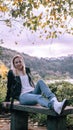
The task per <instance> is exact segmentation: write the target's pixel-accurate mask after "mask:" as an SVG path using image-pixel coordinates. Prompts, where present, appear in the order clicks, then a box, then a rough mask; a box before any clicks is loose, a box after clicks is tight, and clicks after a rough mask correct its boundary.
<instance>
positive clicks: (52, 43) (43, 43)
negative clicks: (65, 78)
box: [0, 22, 73, 58]
mask: <svg viewBox="0 0 73 130" xmlns="http://www.w3.org/2000/svg"><path fill="white" fill-rule="evenodd" d="M21 30H23V31H21ZM19 32H20V33H19ZM38 36H39V34H38V33H36V32H35V33H34V34H32V33H31V32H30V31H29V30H28V29H26V28H24V29H23V27H22V26H21V24H20V23H17V24H16V23H15V22H13V27H12V28H10V27H8V26H6V25H5V23H4V22H0V40H1V39H3V41H4V43H3V44H0V46H3V47H6V48H9V49H12V50H16V51H18V52H23V53H25V54H28V55H30V56H35V57H38V58H41V57H43V58H46V57H47V58H53V57H55V58H57V57H61V56H67V55H70V54H73V36H72V35H68V34H63V35H61V36H60V37H58V38H57V39H53V40H50V39H48V40H46V39H43V40H42V39H40V38H39V37H38ZM17 43H18V44H17Z"/></svg>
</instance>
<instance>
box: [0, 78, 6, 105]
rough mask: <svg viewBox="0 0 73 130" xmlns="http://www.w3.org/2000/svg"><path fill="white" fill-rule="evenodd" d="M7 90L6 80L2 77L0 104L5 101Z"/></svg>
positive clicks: (0, 82) (0, 80)
mask: <svg viewBox="0 0 73 130" xmlns="http://www.w3.org/2000/svg"><path fill="white" fill-rule="evenodd" d="M6 90H7V88H6V78H2V77H0V103H1V102H2V101H4V99H5V96H6Z"/></svg>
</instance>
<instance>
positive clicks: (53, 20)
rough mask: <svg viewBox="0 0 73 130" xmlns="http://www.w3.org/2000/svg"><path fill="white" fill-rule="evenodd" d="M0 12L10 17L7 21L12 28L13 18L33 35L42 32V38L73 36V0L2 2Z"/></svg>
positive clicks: (9, 0)
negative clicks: (20, 21) (19, 21)
mask: <svg viewBox="0 0 73 130" xmlns="http://www.w3.org/2000/svg"><path fill="white" fill-rule="evenodd" d="M0 11H2V12H4V13H5V12H6V13H7V14H8V15H9V17H8V19H6V20H5V22H6V24H7V25H8V26H10V27H11V19H12V18H11V16H12V17H13V18H15V20H16V21H17V20H19V19H20V20H22V24H23V26H26V27H27V28H29V29H30V30H32V33H33V32H34V31H39V30H40V37H42V36H43V32H44V36H45V37H46V39H48V38H56V37H58V36H59V35H61V34H62V33H65V32H66V33H69V34H72V35H73V27H72V26H71V22H72V17H73V1H72V0H53V1H52V0H1V1H0Z"/></svg>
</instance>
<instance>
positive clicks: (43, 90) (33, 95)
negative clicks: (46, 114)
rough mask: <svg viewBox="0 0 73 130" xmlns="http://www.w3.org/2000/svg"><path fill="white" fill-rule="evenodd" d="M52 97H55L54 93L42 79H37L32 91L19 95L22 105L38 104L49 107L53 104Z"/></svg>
mask: <svg viewBox="0 0 73 130" xmlns="http://www.w3.org/2000/svg"><path fill="white" fill-rule="evenodd" d="M43 95H44V96H45V97H44V96H43ZM53 97H55V94H54V93H52V91H51V90H50V88H49V87H48V86H47V85H46V84H45V83H44V82H43V80H39V81H38V82H37V84H36V87H35V88H34V90H33V91H31V92H28V93H24V94H22V95H20V97H19V101H20V104H22V105H35V104H40V105H41V106H44V107H48V108H51V107H52V105H53V101H51V99H52V98H53Z"/></svg>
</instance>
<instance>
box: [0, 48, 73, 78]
mask: <svg viewBox="0 0 73 130" xmlns="http://www.w3.org/2000/svg"><path fill="white" fill-rule="evenodd" d="M16 54H19V53H18V52H16V51H13V50H10V49H6V48H3V47H0V60H1V61H2V62H4V64H5V65H6V66H7V67H9V68H10V62H11V58H12V57H13V56H14V55H16ZM22 55H23V57H24V60H25V64H26V66H28V67H30V68H31V70H32V73H33V74H34V75H36V76H40V77H42V78H46V79H50V78H54V79H56V78H62V77H63V78H64V77H65V78H67V77H70V78H73V55H70V56H68V57H60V58H58V59H55V58H52V59H51V58H50V59H46V58H41V59H38V58H37V57H31V56H29V55H26V54H23V53H22Z"/></svg>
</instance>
